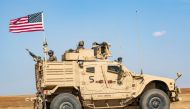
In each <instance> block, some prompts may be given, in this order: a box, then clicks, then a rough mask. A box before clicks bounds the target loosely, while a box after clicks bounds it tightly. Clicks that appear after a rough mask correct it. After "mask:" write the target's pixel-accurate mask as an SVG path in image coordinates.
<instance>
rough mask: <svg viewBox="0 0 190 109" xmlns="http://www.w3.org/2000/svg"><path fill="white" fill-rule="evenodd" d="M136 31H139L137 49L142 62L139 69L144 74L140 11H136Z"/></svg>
mask: <svg viewBox="0 0 190 109" xmlns="http://www.w3.org/2000/svg"><path fill="white" fill-rule="evenodd" d="M135 12H136V30H137V47H138V49H139V55H140V56H139V58H140V62H139V67H140V69H141V70H140V72H141V74H143V57H144V56H143V47H142V35H141V33H140V27H139V19H138V17H139V15H138V14H139V10H136V11H135Z"/></svg>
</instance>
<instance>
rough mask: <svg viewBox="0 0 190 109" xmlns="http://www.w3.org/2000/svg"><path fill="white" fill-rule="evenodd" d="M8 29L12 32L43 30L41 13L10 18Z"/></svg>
mask: <svg viewBox="0 0 190 109" xmlns="http://www.w3.org/2000/svg"><path fill="white" fill-rule="evenodd" d="M9 31H10V32H12V33H21V32H33V31H44V24H43V13H42V12H39V13H34V14H30V15H27V16H24V17H20V18H17V19H12V20H10V24H9Z"/></svg>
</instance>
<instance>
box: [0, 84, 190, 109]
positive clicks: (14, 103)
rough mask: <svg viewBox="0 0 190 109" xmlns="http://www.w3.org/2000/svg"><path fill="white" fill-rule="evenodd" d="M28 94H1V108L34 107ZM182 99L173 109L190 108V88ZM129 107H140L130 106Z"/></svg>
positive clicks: (172, 105) (21, 108)
mask: <svg viewBox="0 0 190 109" xmlns="http://www.w3.org/2000/svg"><path fill="white" fill-rule="evenodd" d="M26 97H31V95H28V96H26V95H25V96H0V109H33V108H32V102H25V98H26ZM181 97H182V99H183V100H182V101H181V102H176V103H172V104H171V109H190V88H189V89H182V94H181ZM129 109H138V108H136V107H130V108H129Z"/></svg>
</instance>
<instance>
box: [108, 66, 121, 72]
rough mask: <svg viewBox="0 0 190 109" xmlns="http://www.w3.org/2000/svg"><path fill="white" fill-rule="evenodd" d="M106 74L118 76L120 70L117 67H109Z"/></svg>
mask: <svg viewBox="0 0 190 109" xmlns="http://www.w3.org/2000/svg"><path fill="white" fill-rule="evenodd" d="M108 72H110V73H116V74H118V73H119V72H120V68H119V67H118V66H113V65H110V66H108Z"/></svg>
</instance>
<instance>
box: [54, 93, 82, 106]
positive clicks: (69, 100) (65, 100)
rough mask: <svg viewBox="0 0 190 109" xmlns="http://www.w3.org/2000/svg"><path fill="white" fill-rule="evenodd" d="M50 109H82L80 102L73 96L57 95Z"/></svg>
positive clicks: (67, 94) (66, 94)
mask: <svg viewBox="0 0 190 109" xmlns="http://www.w3.org/2000/svg"><path fill="white" fill-rule="evenodd" d="M50 109H82V107H81V103H80V101H79V100H78V99H77V98H76V97H75V96H74V95H72V94H69V93H62V94H59V95H57V96H56V97H55V98H54V99H53V100H52V102H51V104H50Z"/></svg>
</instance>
